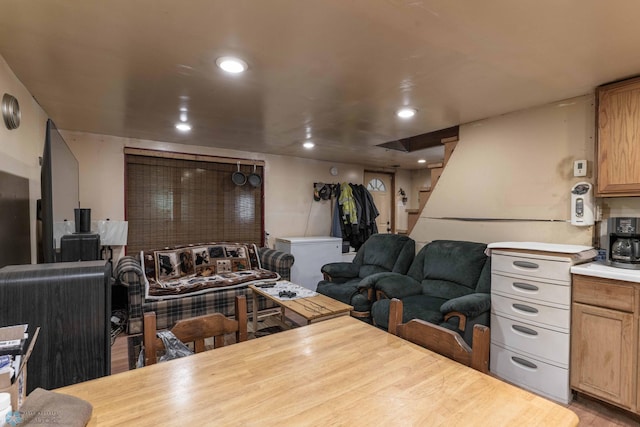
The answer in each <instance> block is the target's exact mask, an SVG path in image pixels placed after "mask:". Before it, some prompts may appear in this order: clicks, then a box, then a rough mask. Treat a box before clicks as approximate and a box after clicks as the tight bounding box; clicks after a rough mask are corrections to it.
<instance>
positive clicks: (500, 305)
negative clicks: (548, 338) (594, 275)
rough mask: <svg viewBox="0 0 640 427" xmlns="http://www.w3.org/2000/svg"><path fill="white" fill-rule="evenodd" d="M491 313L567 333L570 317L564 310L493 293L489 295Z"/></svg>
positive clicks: (566, 309)
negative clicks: (558, 329)
mask: <svg viewBox="0 0 640 427" xmlns="http://www.w3.org/2000/svg"><path fill="white" fill-rule="evenodd" d="M491 313H494V314H498V315H499V314H501V313H502V314H505V315H506V316H508V317H511V318H513V319H518V320H520V321H522V322H525V323H531V322H533V323H534V324H537V325H539V326H544V325H548V326H551V327H555V328H560V329H563V330H566V331H569V326H570V324H571V315H570V312H569V306H568V305H567V307H566V308H557V307H551V306H548V305H543V304H538V303H535V302H531V301H526V300H522V299H517V298H509V297H505V296H502V295H498V294H495V293H492V294H491Z"/></svg>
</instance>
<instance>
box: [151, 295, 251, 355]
mask: <svg viewBox="0 0 640 427" xmlns="http://www.w3.org/2000/svg"><path fill="white" fill-rule="evenodd" d="M171 332H172V333H173V334H174V335H175V336H176V337H177V338H178V339H179V340H180V341H182V342H183V343H189V342H193V344H194V350H195V352H196V353H200V352H202V351H204V350H205V345H204V340H205V339H206V338H212V337H213V339H214V348H218V347H222V346H224V336H225V334H231V333H235V334H236V342H240V341H246V340H247V301H246V298H245V296H244V295H238V296H236V298H235V319H229V318H227V317H225V316H224V315H223V314H222V313H213V314H206V315H204V316H198V317H192V318H189V319H182V320H179V321H178V322H177V323H176V324H175V326H174V327H173V328H171ZM143 342H144V353H145V366H147V365H153V364H154V363H156V362H157V352H158V351H159V350H162V349H163V348H164V344H163V342H162V340H161V339H160V338H158V337H157V336H156V313H155V312H153V311H152V312H149V313H145V314H144V335H143Z"/></svg>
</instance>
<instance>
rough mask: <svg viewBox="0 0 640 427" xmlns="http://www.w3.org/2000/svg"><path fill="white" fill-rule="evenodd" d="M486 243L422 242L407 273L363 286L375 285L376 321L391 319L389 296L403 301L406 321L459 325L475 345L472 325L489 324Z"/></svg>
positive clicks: (380, 277) (379, 323) (374, 278)
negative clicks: (423, 244) (424, 243)
mask: <svg viewBox="0 0 640 427" xmlns="http://www.w3.org/2000/svg"><path fill="white" fill-rule="evenodd" d="M486 247H487V246H486V245H485V244H484V243H474V242H462V241H454V240H435V241H433V242H431V243H429V244H427V245H426V246H424V247H423V248H422V249H421V250H420V252H418V255H417V256H416V258H415V259H414V261H413V263H412V264H411V267H410V268H409V271H408V272H407V274H406V275H402V274H396V273H380V274H376V275H373V276H369V277H367V278H366V279H365V280H364V281H363V282H364V283H363V284H362V286H366V287H369V288H373V289H375V290H376V295H377V299H378V300H377V301H376V302H374V303H373V305H372V307H371V315H372V318H373V322H374V323H375V324H376V325H377V326H379V327H381V328H384V329H387V328H388V323H389V302H390V299H391V298H398V299H400V300H402V304H403V307H404V310H403V313H402V322H403V323H406V322H408V321H409V320H411V319H422V320H426V321H427V322H431V323H434V324H436V325H440V326H443V327H445V328H448V329H451V330H456V331H458V332H459V333H460V335H461V336H462V338H463V339H464V340H465V341H466V342H467V343H468V344H469V345H471V341H472V335H473V327H474V325H476V324H481V325H486V326H489V311H490V308H491V295H490V293H491V265H490V264H491V263H490V258H489V257H488V256H487V255H486V254H485V253H484V251H485V249H486Z"/></svg>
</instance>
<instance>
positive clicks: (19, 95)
mask: <svg viewBox="0 0 640 427" xmlns="http://www.w3.org/2000/svg"><path fill="white" fill-rule="evenodd" d="M5 93H8V94H10V95H13V96H14V97H15V98H16V99H17V100H18V103H19V104H20V111H21V120H20V126H19V127H18V128H17V129H13V130H8V129H7V128H6V126H5V125H4V121H2V120H0V170H2V171H4V172H7V173H10V174H12V175H17V176H20V177H23V178H27V179H28V180H29V200H30V202H29V205H30V209H29V211H30V214H29V217H30V218H29V219H30V221H29V222H30V224H31V261H32V262H33V263H35V262H36V259H37V247H36V201H37V200H38V199H39V198H40V163H39V158H40V157H41V156H42V151H43V149H44V138H45V133H46V125H47V118H48V117H47V114H46V113H45V111H44V110H43V109H42V108H40V106H39V105H38V103H37V102H36V101H35V100H34V99H33V97H32V96H31V94H30V93H29V91H28V90H27V88H25V87H24V86H23V84H22V83H21V82H20V81H19V80H18V78H17V77H16V76H15V74H13V71H11V69H10V68H9V66H8V65H7V63H6V62H5V60H4V58H2V57H1V56H0V98H1V97H2V96H3V95H4V94H5Z"/></svg>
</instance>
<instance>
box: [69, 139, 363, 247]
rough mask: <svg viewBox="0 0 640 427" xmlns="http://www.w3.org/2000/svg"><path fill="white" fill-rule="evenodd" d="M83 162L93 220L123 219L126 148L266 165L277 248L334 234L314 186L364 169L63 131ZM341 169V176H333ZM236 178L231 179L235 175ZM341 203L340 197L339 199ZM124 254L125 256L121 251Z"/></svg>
mask: <svg viewBox="0 0 640 427" xmlns="http://www.w3.org/2000/svg"><path fill="white" fill-rule="evenodd" d="M61 133H62V134H63V137H64V138H65V140H66V141H67V144H68V145H69V147H70V148H71V150H72V151H73V153H74V154H75V155H76V157H77V158H78V161H79V162H80V202H81V205H82V206H83V207H86V208H91V218H92V219H93V220H98V219H105V218H110V219H113V220H123V219H124V216H125V212H124V205H125V198H124V153H123V150H124V148H125V147H135V148H146V149H154V150H167V151H178V152H182V153H192V154H204V155H212V156H224V157H236V158H243V159H251V160H264V162H265V176H264V185H265V230H266V231H267V232H268V233H269V234H270V237H269V244H270V246H273V245H274V244H275V239H276V238H277V237H292V236H328V235H329V233H330V231H331V212H332V210H331V209H332V201H329V200H323V201H320V202H316V201H314V200H313V183H314V182H325V183H333V182H352V183H358V184H361V183H362V179H363V174H364V170H363V167H362V166H358V165H353V164H345V163H343V164H340V163H331V162H323V161H316V160H309V159H302V158H297V157H288V156H274V155H265V154H260V153H249V152H243V151H235V150H224V149H216V148H208V147H201V146H192V145H184V144H172V143H165V142H159V141H149V140H137V139H128V138H120V137H114V136H105V135H96V134H90V133H84V132H73V131H61ZM331 166H337V168H338V175H337V176H332V175H331V174H330V171H329V170H330V168H331ZM229 179H231V176H229ZM333 200H335V199H333ZM115 255H116V256H119V255H120V253H116V254H115Z"/></svg>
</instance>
